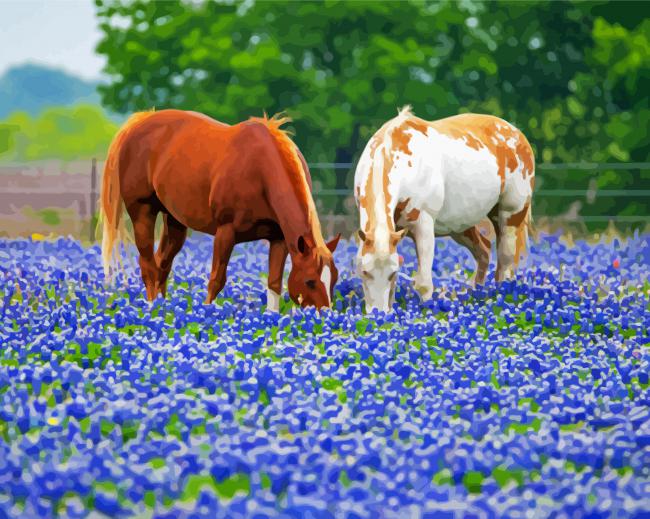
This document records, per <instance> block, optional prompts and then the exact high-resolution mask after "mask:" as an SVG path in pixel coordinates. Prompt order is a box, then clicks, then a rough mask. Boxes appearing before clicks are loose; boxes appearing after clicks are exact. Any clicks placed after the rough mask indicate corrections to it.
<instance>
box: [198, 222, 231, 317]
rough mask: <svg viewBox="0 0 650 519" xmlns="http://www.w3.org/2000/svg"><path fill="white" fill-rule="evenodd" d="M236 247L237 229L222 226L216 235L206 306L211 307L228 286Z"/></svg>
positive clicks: (229, 225) (228, 225)
mask: <svg viewBox="0 0 650 519" xmlns="http://www.w3.org/2000/svg"><path fill="white" fill-rule="evenodd" d="M234 246H235V229H234V228H233V226H232V224H227V225H222V226H220V227H219V228H218V229H217V232H216V233H215V235H214V251H213V253H212V272H211V274H210V281H209V282H208V297H207V298H206V299H205V304H206V305H209V304H210V303H212V301H214V298H215V297H217V294H218V293H219V292H221V289H222V288H223V286H224V285H225V284H226V269H227V268H228V261H229V260H230V254H231V253H232V249H233V247H234Z"/></svg>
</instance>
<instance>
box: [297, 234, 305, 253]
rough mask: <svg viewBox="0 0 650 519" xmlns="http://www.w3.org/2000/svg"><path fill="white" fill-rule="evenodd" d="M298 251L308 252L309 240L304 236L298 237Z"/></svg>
mask: <svg viewBox="0 0 650 519" xmlns="http://www.w3.org/2000/svg"><path fill="white" fill-rule="evenodd" d="M298 252H299V253H300V254H304V253H305V252H307V242H306V241H305V238H304V237H302V236H301V237H300V238H298Z"/></svg>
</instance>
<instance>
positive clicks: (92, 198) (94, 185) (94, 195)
mask: <svg viewBox="0 0 650 519" xmlns="http://www.w3.org/2000/svg"><path fill="white" fill-rule="evenodd" d="M96 191H97V159H95V158H94V159H93V161H92V168H91V170H90V206H89V207H90V232H89V237H90V242H91V243H92V242H94V241H95V200H96V199H97V193H96Z"/></svg>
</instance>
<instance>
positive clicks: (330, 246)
mask: <svg viewBox="0 0 650 519" xmlns="http://www.w3.org/2000/svg"><path fill="white" fill-rule="evenodd" d="M340 239H341V233H338V234H337V235H336V238H332V239H331V240H330V241H328V242H327V243H326V245H327V248H328V249H329V250H330V252H331V253H334V251H335V250H336V246H337V245H338V244H339V240H340Z"/></svg>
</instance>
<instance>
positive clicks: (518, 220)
mask: <svg viewBox="0 0 650 519" xmlns="http://www.w3.org/2000/svg"><path fill="white" fill-rule="evenodd" d="M527 212H528V202H526V204H525V205H524V207H523V208H522V209H521V210H519V211H505V210H503V209H501V208H498V210H496V211H494V210H493V211H492V212H491V213H490V214H489V215H488V216H489V217H490V220H492V224H493V225H494V230H495V232H496V235H497V274H496V281H497V283H500V282H501V281H503V280H505V279H508V278H510V277H512V276H513V275H514V271H515V268H516V267H517V263H519V254H520V252H521V251H520V250H519V249H521V248H522V247H521V246H520V245H519V243H520V242H521V241H522V240H525V235H526V229H525V227H526V222H525V217H526V213H527ZM522 236H523V238H522Z"/></svg>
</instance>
